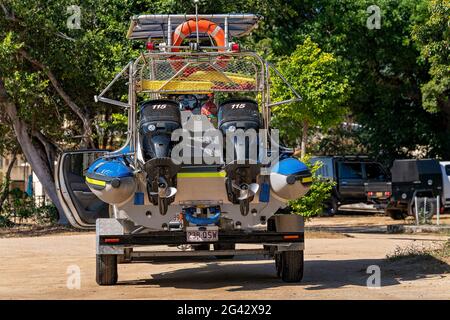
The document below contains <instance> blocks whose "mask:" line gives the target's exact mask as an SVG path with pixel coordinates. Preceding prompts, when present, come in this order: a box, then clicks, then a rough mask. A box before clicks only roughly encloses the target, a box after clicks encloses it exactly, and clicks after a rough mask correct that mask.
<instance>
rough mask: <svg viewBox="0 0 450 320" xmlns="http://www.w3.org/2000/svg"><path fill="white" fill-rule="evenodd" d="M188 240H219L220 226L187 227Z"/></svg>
mask: <svg viewBox="0 0 450 320" xmlns="http://www.w3.org/2000/svg"><path fill="white" fill-rule="evenodd" d="M186 240H187V242H214V241H218V240H219V227H217V226H214V227H187V228H186Z"/></svg>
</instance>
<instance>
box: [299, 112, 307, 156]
mask: <svg viewBox="0 0 450 320" xmlns="http://www.w3.org/2000/svg"><path fill="white" fill-rule="evenodd" d="M308 129H309V123H308V121H306V120H305V121H303V125H302V142H301V146H300V158H301V159H303V158H304V157H305V156H306V145H307V143H308Z"/></svg>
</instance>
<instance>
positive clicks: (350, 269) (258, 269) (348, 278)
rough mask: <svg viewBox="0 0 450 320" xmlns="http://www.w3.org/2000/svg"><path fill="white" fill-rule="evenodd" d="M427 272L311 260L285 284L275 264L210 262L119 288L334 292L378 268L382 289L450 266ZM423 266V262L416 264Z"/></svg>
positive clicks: (406, 265) (437, 264)
mask: <svg viewBox="0 0 450 320" xmlns="http://www.w3.org/2000/svg"><path fill="white" fill-rule="evenodd" d="M427 259H428V260H427V266H432V267H427V268H416V267H412V266H411V262H410V261H408V259H406V260H405V259H402V260H399V261H394V262H392V261H388V260H386V259H362V260H334V261H332V260H309V261H305V271H304V277H303V281H302V282H300V283H284V282H282V281H281V279H279V278H277V277H276V273H275V267H274V263H273V262H272V261H269V260H264V261H259V262H257V261H254V262H251V263H248V262H247V263H245V264H244V263H242V261H238V260H231V261H230V262H228V263H221V262H218V261H210V262H206V263H205V264H201V265H199V266H197V267H192V268H187V269H179V270H175V271H168V272H163V273H157V274H152V275H151V278H149V279H141V280H134V281H127V282H125V281H122V282H119V283H118V284H119V285H135V286H139V287H145V286H159V287H163V288H177V289H197V290H207V289H218V288H227V289H226V290H227V291H228V292H240V291H257V290H263V289H268V288H277V287H284V286H299V287H302V288H304V289H305V290H322V289H335V288H342V287H345V286H366V285H367V279H368V277H369V276H370V274H368V273H366V270H367V268H368V267H369V266H371V265H377V266H379V267H380V270H381V286H382V287H383V286H395V285H398V284H400V283H401V281H413V280H417V279H423V278H427V277H436V276H438V277H440V276H442V274H444V273H449V272H450V266H449V265H448V264H446V263H443V262H442V261H440V260H438V259H436V258H434V257H428V258H427ZM414 262H415V263H417V264H420V261H414Z"/></svg>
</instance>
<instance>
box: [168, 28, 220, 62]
mask: <svg viewBox="0 0 450 320" xmlns="http://www.w3.org/2000/svg"><path fill="white" fill-rule="evenodd" d="M198 31H199V32H201V33H207V34H208V35H210V36H211V37H212V38H213V39H214V42H215V43H216V46H217V47H225V32H224V31H223V29H222V28H221V27H220V26H218V25H217V24H215V23H214V22H212V21H209V20H205V19H201V20H198ZM194 32H197V23H196V21H195V20H188V21H186V22H183V23H182V24H180V25H178V27H177V28H176V29H175V31H174V32H173V34H172V39H173V43H172V45H173V46H179V45H181V43H182V42H183V40H184V39H185V38H186V37H187V36H189V35H190V34H192V33H194ZM179 51H180V49H179V48H172V49H171V52H179ZM218 51H219V52H223V51H225V48H223V49H218ZM179 59H181V58H180V57H177V56H173V57H171V58H170V60H171V62H170V64H171V65H172V67H173V68H174V69H175V70H180V69H181V68H182V67H183V65H184V63H182V62H177V61H176V60H179ZM219 59H220V60H222V61H220V62H218V63H217V65H218V66H220V67H222V68H223V67H225V66H226V65H227V62H228V58H226V57H218V60H219ZM225 60H226V61H225Z"/></svg>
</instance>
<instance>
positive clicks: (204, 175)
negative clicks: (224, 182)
mask: <svg viewBox="0 0 450 320" xmlns="http://www.w3.org/2000/svg"><path fill="white" fill-rule="evenodd" d="M225 177H226V173H225V171H220V172H181V173H178V174H177V178H225Z"/></svg>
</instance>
